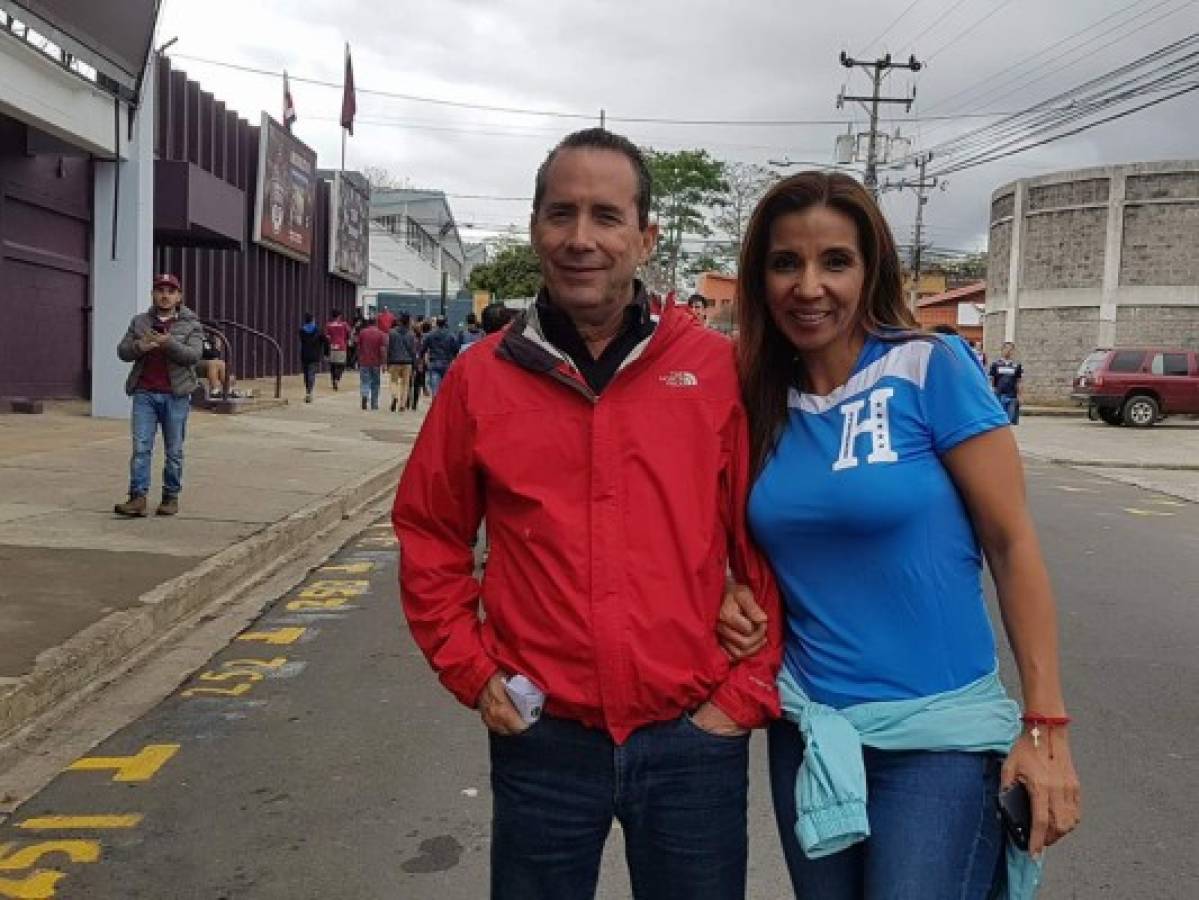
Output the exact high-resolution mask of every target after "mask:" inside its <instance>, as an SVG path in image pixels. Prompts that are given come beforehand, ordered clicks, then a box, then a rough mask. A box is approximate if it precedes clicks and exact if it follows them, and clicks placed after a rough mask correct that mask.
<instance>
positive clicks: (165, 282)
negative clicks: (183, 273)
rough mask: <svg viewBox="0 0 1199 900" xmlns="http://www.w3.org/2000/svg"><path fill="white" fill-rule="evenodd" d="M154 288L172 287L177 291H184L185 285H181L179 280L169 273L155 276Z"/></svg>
mask: <svg viewBox="0 0 1199 900" xmlns="http://www.w3.org/2000/svg"><path fill="white" fill-rule="evenodd" d="M154 287H171V288H174V289H175V290H177V291H181V290H183V285H181V284H180V283H179V279H178V278H176V277H175V276H174V275H171V274H169V273H167V272H164V273H162V274H161V275H155V276H154Z"/></svg>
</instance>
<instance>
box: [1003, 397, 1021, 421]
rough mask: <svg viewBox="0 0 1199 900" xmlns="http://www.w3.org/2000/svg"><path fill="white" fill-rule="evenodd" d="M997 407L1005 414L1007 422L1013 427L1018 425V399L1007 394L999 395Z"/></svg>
mask: <svg viewBox="0 0 1199 900" xmlns="http://www.w3.org/2000/svg"><path fill="white" fill-rule="evenodd" d="M998 396H999V405H1000V406H1002V407H1003V411H1004V412H1005V413H1007V420H1008V421H1009V422H1011V423H1012V424H1013V425H1019V424H1020V399H1019V398H1018V397H1012V396H1009V395H1008V394H999V395H998Z"/></svg>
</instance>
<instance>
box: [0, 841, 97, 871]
mask: <svg viewBox="0 0 1199 900" xmlns="http://www.w3.org/2000/svg"><path fill="white" fill-rule="evenodd" d="M12 846H13V845H12V844H0V872H19V871H21V870H22V869H32V868H33V867H34V866H35V865H37V863H38V860H40V859H41V858H42V857H43V856H48V855H49V854H51V853H62V854H64V855H65V856H66V857H67V859H69V860H70V861H71V862H73V863H94V862H97V861H98V860H99V859H100V842H99V841H42V842H41V843H38V844H30V845H29V846H28V847H22V848H21V849H19V850H16V851H14V852H13V853H12V854H9V852H8V851H9V850H10V849H11V848H12Z"/></svg>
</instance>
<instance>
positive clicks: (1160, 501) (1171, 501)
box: [1149, 497, 1186, 506]
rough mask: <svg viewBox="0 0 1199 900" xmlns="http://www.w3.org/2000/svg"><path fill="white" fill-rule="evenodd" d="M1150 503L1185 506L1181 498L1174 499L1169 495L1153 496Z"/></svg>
mask: <svg viewBox="0 0 1199 900" xmlns="http://www.w3.org/2000/svg"><path fill="white" fill-rule="evenodd" d="M1149 502H1150V503H1156V504H1157V505H1158V506H1186V504H1185V503H1183V502H1182V501H1181V500H1174V499H1172V498H1170V497H1154V498H1152V499H1151V500H1150V501H1149Z"/></svg>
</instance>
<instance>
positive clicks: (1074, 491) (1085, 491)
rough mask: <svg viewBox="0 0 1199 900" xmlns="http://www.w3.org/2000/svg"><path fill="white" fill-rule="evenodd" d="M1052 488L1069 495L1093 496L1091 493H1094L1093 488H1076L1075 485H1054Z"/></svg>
mask: <svg viewBox="0 0 1199 900" xmlns="http://www.w3.org/2000/svg"><path fill="white" fill-rule="evenodd" d="M1054 487H1055V488H1057V489H1058V490H1059V491H1068V492H1069V493H1071V494H1093V493H1095V489H1094V488H1087V487H1076V486H1075V485H1072V484H1055V485H1054Z"/></svg>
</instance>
